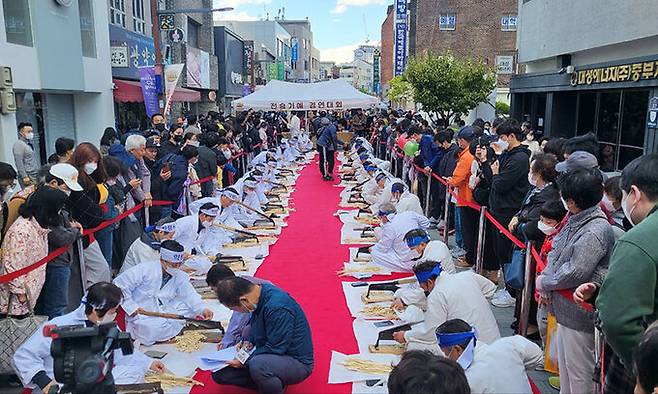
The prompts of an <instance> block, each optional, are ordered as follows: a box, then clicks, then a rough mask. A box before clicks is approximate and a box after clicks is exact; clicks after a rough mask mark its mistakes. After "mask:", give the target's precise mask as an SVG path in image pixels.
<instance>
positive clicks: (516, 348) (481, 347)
mask: <svg viewBox="0 0 658 394" xmlns="http://www.w3.org/2000/svg"><path fill="white" fill-rule="evenodd" d="M436 336H437V340H438V343H439V346H440V347H441V350H442V351H443V353H444V354H446V357H448V358H450V359H452V360H454V361H456V362H457V363H458V364H460V365H461V367H462V368H463V369H464V371H465V372H466V379H467V380H468V385H469V386H470V387H471V393H473V394H480V393H522V394H530V393H532V387H531V386H530V382H529V381H528V371H532V370H533V369H535V368H536V367H539V366H541V365H542V363H543V360H544V352H543V351H542V350H541V348H540V347H539V346H537V344H535V343H534V342H531V341H529V340H527V339H526V338H524V337H522V336H520V335H514V336H511V337H505V338H500V339H497V340H495V341H494V342H492V343H489V344H487V343H484V341H481V340H479V338H480V334H479V332H478V331H477V329H474V328H473V327H471V325H470V324H469V323H467V322H466V321H464V320H463V319H452V320H448V321H446V322H445V323H443V324H441V325H440V326H439V328H438V329H437V330H436Z"/></svg>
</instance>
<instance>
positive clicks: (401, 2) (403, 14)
mask: <svg viewBox="0 0 658 394" xmlns="http://www.w3.org/2000/svg"><path fill="white" fill-rule="evenodd" d="M395 15H396V19H397V20H406V19H407V0H395Z"/></svg>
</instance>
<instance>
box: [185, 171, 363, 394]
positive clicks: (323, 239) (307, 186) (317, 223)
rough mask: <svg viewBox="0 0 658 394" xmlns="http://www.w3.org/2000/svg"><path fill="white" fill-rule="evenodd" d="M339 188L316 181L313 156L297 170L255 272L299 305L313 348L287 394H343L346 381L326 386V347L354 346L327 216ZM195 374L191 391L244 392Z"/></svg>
mask: <svg viewBox="0 0 658 394" xmlns="http://www.w3.org/2000/svg"><path fill="white" fill-rule="evenodd" d="M341 190H342V189H341V188H336V187H333V186H332V183H331V182H325V181H323V180H322V178H321V176H320V173H319V170H318V165H317V159H316V160H315V161H314V162H313V163H312V164H310V165H308V166H307V167H306V168H305V169H304V170H302V172H301V176H300V177H299V178H298V179H297V186H296V187H295V192H294V193H293V195H292V196H293V202H294V208H295V209H296V211H295V212H292V214H291V215H290V217H289V218H288V227H286V228H284V229H283V231H282V233H281V237H280V238H279V240H278V241H277V243H276V244H275V245H274V246H272V247H271V248H270V255H269V256H268V257H267V259H266V260H265V263H264V264H263V265H262V266H261V267H260V268H259V269H258V272H257V274H256V275H257V276H258V277H259V278H264V279H268V280H271V281H272V282H274V284H276V285H277V286H279V287H281V288H282V289H284V290H286V291H287V292H288V293H290V295H292V296H293V298H295V299H296V300H297V302H299V304H300V305H301V306H302V308H303V309H304V311H305V312H306V315H307V317H308V320H309V322H310V324H311V331H312V333H313V345H314V348H315V369H314V371H313V374H312V375H311V376H310V377H309V378H308V379H306V380H305V381H304V382H302V383H301V384H298V385H294V386H290V387H289V388H288V389H287V391H286V392H287V393H349V392H351V390H352V385H351V384H341V385H329V384H327V378H328V376H329V361H330V359H331V351H332V350H336V351H339V352H342V353H346V354H351V353H356V352H357V351H358V348H357V344H356V340H355V338H354V333H353V331H352V317H351V316H350V313H349V311H348V309H347V305H346V303H345V296H344V295H343V290H342V288H341V281H340V278H339V277H338V276H337V275H336V271H338V270H339V269H340V268H342V265H343V263H344V262H345V261H346V260H347V258H348V256H349V252H348V246H346V245H341V244H340V230H341V226H342V224H341V223H340V221H339V220H338V219H337V218H335V217H333V216H332V215H333V213H334V212H336V210H337V209H338V203H339V201H340V197H339V194H340V191H341ZM195 379H197V380H199V381H201V382H203V383H205V387H198V386H197V387H195V389H194V390H192V393H229V392H231V393H234V392H245V391H244V390H240V389H237V388H234V387H230V386H223V387H222V386H218V385H216V384H215V383H214V382H213V381H212V378H211V377H210V374H209V373H207V372H202V373H198V374H197V376H196V377H195Z"/></svg>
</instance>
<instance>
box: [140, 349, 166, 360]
mask: <svg viewBox="0 0 658 394" xmlns="http://www.w3.org/2000/svg"><path fill="white" fill-rule="evenodd" d="M144 354H146V355H147V356H149V357H151V358H155V359H157V360H161V359H163V358H164V357H165V356H166V355H167V353H165V352H159V351H157V350H148V351H146V352H144Z"/></svg>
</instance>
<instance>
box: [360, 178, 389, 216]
mask: <svg viewBox="0 0 658 394" xmlns="http://www.w3.org/2000/svg"><path fill="white" fill-rule="evenodd" d="M374 180H375V187H372V185H370V186H369V187H368V188H367V189H366V188H365V187H364V189H363V190H362V191H361V197H363V199H364V200H365V201H366V202H367V203H368V204H371V209H373V208H372V205H374V204H377V202H378V201H379V200H380V198H381V196H382V194H383V192H384V189H385V188H386V184H387V183H388V182H389V181H388V176H387V175H386V173H384V172H378V173H377V175H375V178H374ZM389 187H390V186H389ZM376 212H377V209H375V210H374V211H373V213H376Z"/></svg>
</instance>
